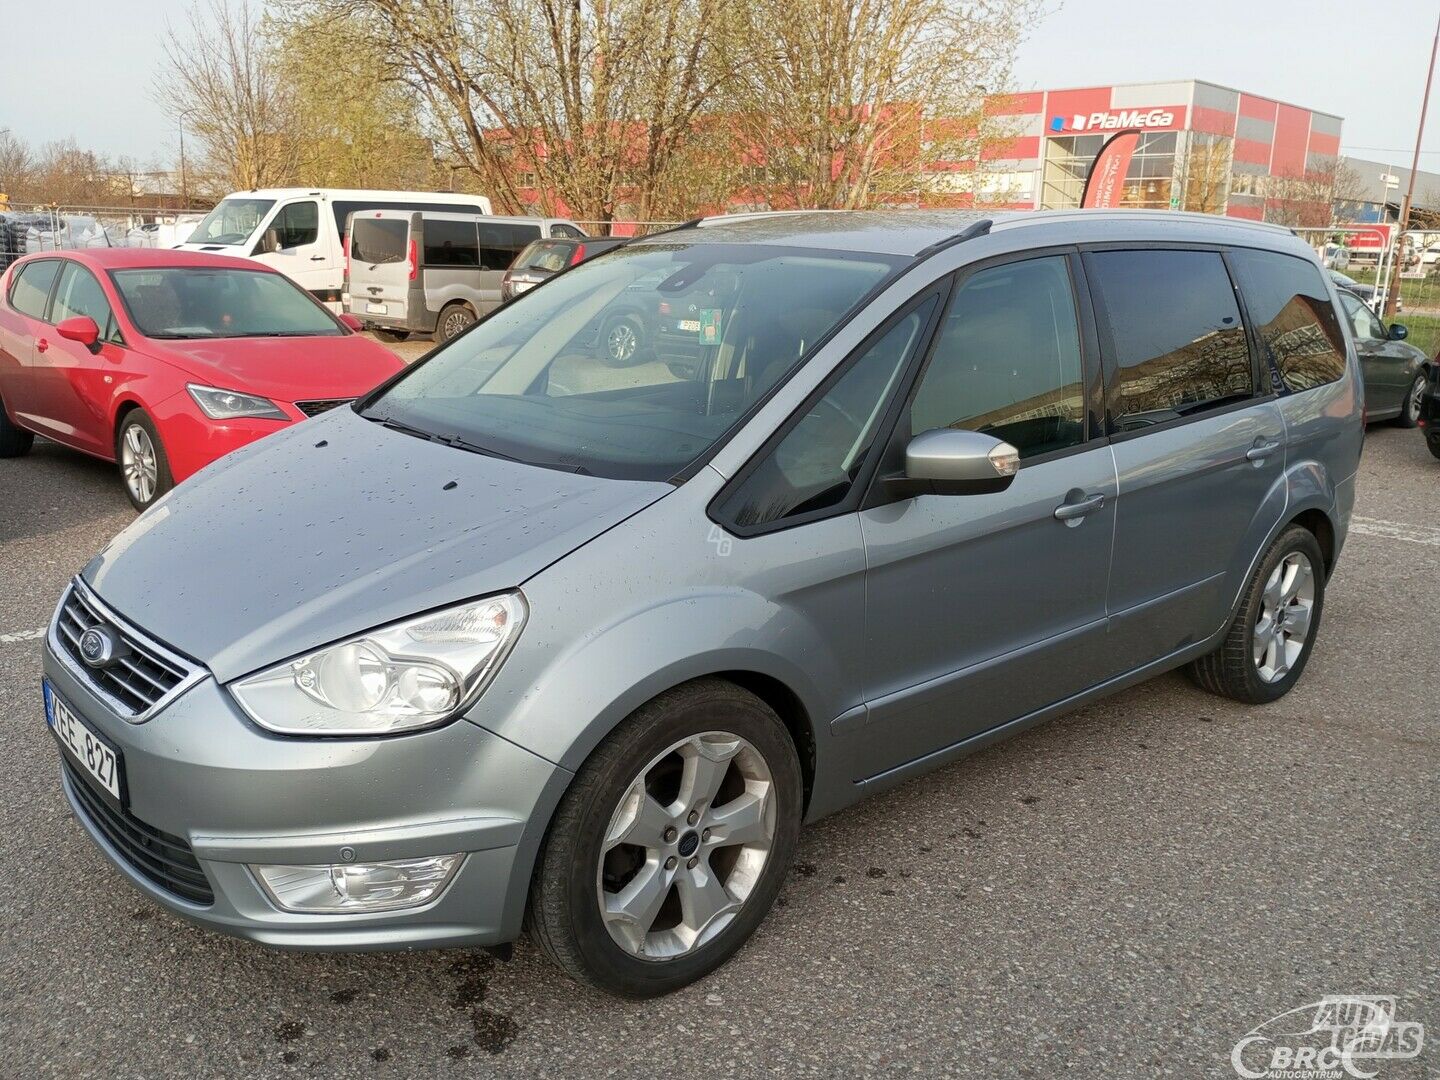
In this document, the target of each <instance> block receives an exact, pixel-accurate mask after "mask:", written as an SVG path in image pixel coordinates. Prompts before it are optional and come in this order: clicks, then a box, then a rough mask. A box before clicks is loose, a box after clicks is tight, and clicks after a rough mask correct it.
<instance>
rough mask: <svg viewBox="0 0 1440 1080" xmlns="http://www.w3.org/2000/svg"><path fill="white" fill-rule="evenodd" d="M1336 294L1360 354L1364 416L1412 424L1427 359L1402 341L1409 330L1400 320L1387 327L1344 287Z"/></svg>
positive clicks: (1426, 375)
mask: <svg viewBox="0 0 1440 1080" xmlns="http://www.w3.org/2000/svg"><path fill="white" fill-rule="evenodd" d="M1339 296H1340V306H1341V307H1342V308H1343V309H1344V311H1345V316H1346V319H1347V320H1348V321H1349V323H1350V331H1351V333H1352V334H1354V336H1355V351H1356V352H1357V353H1359V354H1360V374H1361V376H1362V378H1363V381H1364V389H1365V412H1366V416H1367V417H1368V419H1369V420H1370V421H1372V422H1373V421H1376V420H1391V419H1393V420H1394V421H1395V423H1396V424H1398V425H1399V426H1400V427H1414V426H1415V425H1416V423H1417V422H1418V421H1419V419H1420V398H1421V396H1422V395H1423V393H1424V391H1425V380H1426V378H1427V377H1428V375H1429V371H1430V358H1429V357H1428V356H1426V355H1425V353H1424V352H1422V351H1421V350H1420V349H1417V348H1416V347H1415V346H1414V345H1411V344H1410V343H1409V342H1408V341H1406V340H1405V339H1406V338H1407V337H1408V336H1409V333H1410V331H1409V330H1408V329H1407V328H1406V327H1405V326H1403V325H1402V324H1401V323H1390V324H1389V325H1388V326H1387V325H1386V324H1385V323H1384V322H1383V321H1382V320H1381V319H1380V317H1379V316H1377V315H1376V314H1375V313H1374V312H1373V311H1371V310H1370V309H1369V308H1368V307H1366V306H1365V305H1364V304H1363V303H1361V302H1360V299H1359V298H1358V297H1356V296H1352V295H1350V294H1349V293H1347V292H1345V291H1344V290H1341V291H1340V293H1339Z"/></svg>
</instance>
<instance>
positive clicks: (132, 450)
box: [120, 424, 160, 504]
mask: <svg viewBox="0 0 1440 1080" xmlns="http://www.w3.org/2000/svg"><path fill="white" fill-rule="evenodd" d="M120 471H121V474H122V475H123V476H124V477H125V486H126V487H127V488H129V489H130V495H131V497H132V498H134V500H135V501H136V502H138V503H142V504H143V503H148V502H149V501H150V500H151V499H153V498H154V497H155V487H156V485H157V484H158V483H159V481H160V462H159V455H158V454H156V452H155V444H154V443H153V442H151V441H150V433H149V432H148V431H146V430H145V429H144V428H143V427H141V426H140V425H139V424H131V425H130V426H129V427H127V428H126V429H125V434H124V435H123V436H121V439H120Z"/></svg>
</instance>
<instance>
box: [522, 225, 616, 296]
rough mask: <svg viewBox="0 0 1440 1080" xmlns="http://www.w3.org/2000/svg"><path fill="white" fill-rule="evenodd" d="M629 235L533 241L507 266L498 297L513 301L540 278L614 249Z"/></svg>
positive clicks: (550, 275)
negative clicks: (508, 267)
mask: <svg viewBox="0 0 1440 1080" xmlns="http://www.w3.org/2000/svg"><path fill="white" fill-rule="evenodd" d="M629 239H630V237H628V236H587V237H585V238H584V239H583V240H582V239H573V240H572V239H559V238H553V239H550V240H536V241H535V242H534V243H532V244H529V245H527V246H526V248H525V250H524V251H522V252H520V254H519V255H517V256H515V261H514V262H513V263H511V264H510V269H508V270H506V271H505V276H504V277H503V278H501V279H500V299H501V301H502V302H504V301H506V300H513V299H515V297H517V296H519V295H520V294H521V293H523V292H526V291H527V290H530V289H533V288H534V287H535V286H536V285H539V284H540V283H541V282H542V281H545V280H547V279H549V278H552V277H554V276H555V275H556V274H558V273H559V272H560V271H561V270H566V269H568V268H570V267H572V266H578V265H579V264H580V263H582V262H584V261H585V260H586V259H593V258H594V257H595V256H596V255H599V254H601V253H602V252H606V251H609V250H611V249H612V248H617V247H619V246H620V245H621V244H623V243H625V242H626V241H628V240H629Z"/></svg>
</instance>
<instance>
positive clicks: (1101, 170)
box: [1080, 128, 1141, 207]
mask: <svg viewBox="0 0 1440 1080" xmlns="http://www.w3.org/2000/svg"><path fill="white" fill-rule="evenodd" d="M1140 135H1141V132H1140V131H1139V130H1138V129H1136V128H1130V129H1127V130H1125V131H1117V132H1116V133H1115V134H1114V135H1111V136H1110V138H1108V139H1106V140H1105V142H1104V145H1102V146H1101V147H1100V152H1099V153H1098V154H1096V155H1095V161H1094V162H1093V163H1092V164H1091V166H1090V172H1089V174H1088V175H1087V176H1086V177H1085V190H1084V191H1083V192H1082V193H1081V195H1080V205H1081V206H1083V207H1113V206H1119V205H1120V199H1121V196H1122V195H1123V194H1124V189H1125V173H1126V172H1127V171H1128V170H1129V168H1130V158H1131V155H1133V154H1134V153H1135V146H1136V144H1137V143H1139V141H1140Z"/></svg>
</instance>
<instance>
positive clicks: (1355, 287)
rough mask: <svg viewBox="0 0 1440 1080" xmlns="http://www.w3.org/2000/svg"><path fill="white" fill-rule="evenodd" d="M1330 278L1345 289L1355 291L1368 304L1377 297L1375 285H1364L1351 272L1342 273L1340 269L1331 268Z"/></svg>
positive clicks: (1350, 291)
mask: <svg viewBox="0 0 1440 1080" xmlns="http://www.w3.org/2000/svg"><path fill="white" fill-rule="evenodd" d="M1330 280H1331V281H1333V282H1335V284H1336V285H1338V286H1339V287H1340V288H1342V289H1344V290H1345V291H1346V292H1349V293H1354V294H1355V295H1356V296H1358V297H1359V298H1360V299H1361V300H1364V301H1365V303H1367V304H1368V303H1370V302H1371V301H1372V300H1374V299H1375V286H1374V285H1362V284H1361V283H1360V282H1358V281H1356V280H1355V279H1354V278H1353V277H1351V276H1350V275H1349V274H1342V273H1340V271H1339V270H1331V271H1330Z"/></svg>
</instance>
